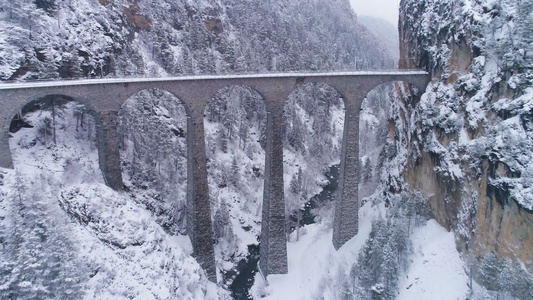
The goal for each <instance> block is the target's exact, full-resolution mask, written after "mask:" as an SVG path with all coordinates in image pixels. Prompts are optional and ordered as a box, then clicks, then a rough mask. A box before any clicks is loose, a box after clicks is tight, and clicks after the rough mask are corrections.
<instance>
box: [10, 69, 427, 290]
mask: <svg viewBox="0 0 533 300" xmlns="http://www.w3.org/2000/svg"><path fill="white" fill-rule="evenodd" d="M429 80H430V75H429V74H428V73H426V72H422V71H395V72H335V73H287V74H263V75H228V76H189V77H177V78H157V79H154V78H142V79H92V80H69V81H54V82H31V83H15V84H0V137H1V139H0V167H4V168H13V161H12V159H11V153H10V150H9V144H8V138H9V127H10V124H11V122H12V120H13V118H14V116H15V115H16V114H17V113H18V112H20V111H21V109H22V108H23V107H24V106H25V105H27V104H28V103H30V102H32V101H36V100H39V99H42V98H43V97H46V96H55V95H58V96H63V97H66V98H71V99H72V100H75V101H78V102H80V103H82V104H84V105H85V106H87V108H88V109H89V110H91V111H92V112H93V114H94V116H95V119H96V124H97V140H98V151H99V164H100V168H101V170H102V173H103V175H104V178H105V180H106V183H107V184H108V185H109V186H110V187H111V188H113V189H115V190H117V191H120V190H122V189H123V183H122V171H121V168H120V154H119V140H118V138H119V137H118V133H117V123H118V113H119V110H120V109H121V106H122V104H123V103H124V102H125V101H126V100H128V98H130V97H131V96H133V95H135V94H136V93H138V92H140V91H141V90H145V89H153V88H159V89H163V90H166V91H169V92H171V93H172V94H174V95H175V96H176V97H177V98H178V99H180V100H181V102H182V104H183V105H184V106H185V109H186V111H187V119H188V121H187V135H188V136H187V138H188V140H187V145H188V167H187V180H188V183H187V219H188V221H187V232H188V234H189V236H190V238H191V242H192V245H193V249H194V254H195V257H196V258H197V260H198V262H199V263H200V264H201V265H202V267H203V268H204V270H205V271H206V273H207V275H208V277H209V279H210V280H212V281H216V270H215V261H214V250H213V248H214V246H213V230H212V222H211V211H210V204H209V192H208V184H207V169H206V150H205V139H204V110H205V107H206V105H207V103H208V102H209V101H210V100H211V99H212V98H213V97H214V96H215V95H216V94H217V92H219V91H220V90H221V89H223V88H225V87H228V86H232V85H239V86H247V87H250V88H252V89H254V90H255V91H257V92H258V93H259V94H260V95H261V96H262V97H263V100H264V101H265V103H266V108H267V145H266V151H265V153H266V157H265V179H264V180H265V182H264V191H263V215H262V225H261V226H262V228H261V248H260V264H259V265H260V269H261V271H262V273H263V275H264V276H268V275H269V274H284V273H287V272H288V262H287V245H286V237H285V201H284V195H283V142H282V132H283V130H282V126H283V125H282V124H283V122H282V115H283V108H284V104H285V101H286V99H287V98H288V96H289V94H290V93H291V92H292V91H294V90H295V89H296V88H297V87H298V86H300V85H305V84H308V83H313V82H319V83H325V84H328V85H330V86H332V87H334V88H335V89H336V90H337V91H338V92H339V93H340V95H341V96H342V98H343V100H344V104H345V110H346V112H345V119H344V136H343V140H342V150H341V166H340V178H339V188H338V192H337V196H336V199H335V202H336V204H335V216H334V230H333V245H334V246H335V248H336V249H338V248H339V247H341V246H342V245H343V244H344V243H345V242H347V241H348V240H349V239H351V238H352V237H353V236H355V235H356V234H357V232H358V210H359V203H358V195H357V194H358V191H357V186H358V178H359V176H358V163H359V111H360V109H361V104H362V102H363V100H364V99H365V97H366V95H367V93H368V92H370V91H371V90H372V89H373V88H375V87H377V86H378V85H380V84H382V83H386V82H392V81H404V82H408V83H411V84H413V85H414V86H416V87H417V88H418V89H420V90H424V89H425V87H426V86H427V84H428V82H429Z"/></svg>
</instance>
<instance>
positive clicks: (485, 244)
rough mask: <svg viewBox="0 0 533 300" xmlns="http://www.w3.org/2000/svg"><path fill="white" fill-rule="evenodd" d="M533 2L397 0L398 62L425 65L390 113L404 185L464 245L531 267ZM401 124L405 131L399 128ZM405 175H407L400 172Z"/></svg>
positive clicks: (406, 65) (480, 254) (469, 249)
mask: <svg viewBox="0 0 533 300" xmlns="http://www.w3.org/2000/svg"><path fill="white" fill-rule="evenodd" d="M532 12H533V1H521V2H519V3H518V2H516V1H470V0H465V1H455V0H447V1H436V0H425V1H413V0H403V1H402V2H401V4H400V21H399V29H400V57H401V58H400V67H401V68H422V69H426V70H428V71H429V72H430V73H431V74H432V76H433V81H432V83H431V84H430V85H429V87H428V88H427V90H426V91H425V93H424V94H423V95H422V96H421V97H419V98H414V97H412V96H410V93H403V95H404V98H403V103H402V105H400V107H401V108H400V109H399V110H398V111H399V112H401V114H396V115H395V117H394V118H392V119H393V122H394V125H395V126H394V127H393V129H392V132H393V134H394V136H395V139H396V150H397V153H400V154H401V153H404V154H405V160H403V161H402V162H401V163H400V165H401V166H402V168H403V172H402V173H403V174H402V175H403V179H404V184H405V186H403V187H406V186H409V187H410V188H413V189H420V190H422V191H423V192H424V194H425V195H426V196H428V197H429V201H430V204H431V208H432V211H433V214H434V217H435V218H436V219H437V220H438V221H439V222H440V223H441V224H442V225H443V226H445V227H446V228H448V229H449V230H454V231H455V233H456V237H457V247H458V248H459V249H461V250H462V251H464V252H465V253H473V254H475V256H476V258H477V259H482V258H483V257H485V256H487V255H488V254H490V253H495V254H497V255H498V256H499V257H500V258H510V259H512V260H516V261H519V262H523V263H524V265H525V267H526V268H527V270H529V272H531V271H533V251H532V250H533V231H532V229H533V210H532V209H533V201H532V200H533V196H532V177H531V175H532V171H533V155H532V150H533V123H532V120H533V106H532V104H533V89H532V79H533V76H532V75H533V72H532V68H531V67H532V66H533V65H532V61H533V44H532V43H531V41H532V38H533V37H532V36H531V34H530V33H531V30H532V29H531V24H532V22H531V21H532V20H533V13H532ZM398 131H402V132H401V133H398ZM400 177H402V176H400Z"/></svg>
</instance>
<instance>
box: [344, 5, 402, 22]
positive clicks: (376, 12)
mask: <svg viewBox="0 0 533 300" xmlns="http://www.w3.org/2000/svg"><path fill="white" fill-rule="evenodd" d="M350 3H351V4H352V7H353V10H354V11H355V13H357V15H368V16H373V17H379V18H382V19H385V20H387V21H389V22H390V23H391V24H392V25H394V27H396V25H397V24H398V5H399V3H400V0H350Z"/></svg>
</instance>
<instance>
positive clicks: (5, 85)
mask: <svg viewBox="0 0 533 300" xmlns="http://www.w3.org/2000/svg"><path fill="white" fill-rule="evenodd" d="M412 75H422V76H429V73H428V72H426V71H421V70H391V71H383V70H379V71H356V72H305V73H292V72H289V73H264V74H232V75H191V76H180V77H159V78H102V79H72V80H71V79H67V80H65V79H61V80H50V81H48V80H36V81H27V82H5V81H4V82H1V81H0V90H10V89H26V88H46V87H61V86H75V85H99V84H121V83H139V82H154V83H155V82H169V81H195V80H233V79H262V78H299V77H310V78H313V77H352V76H412Z"/></svg>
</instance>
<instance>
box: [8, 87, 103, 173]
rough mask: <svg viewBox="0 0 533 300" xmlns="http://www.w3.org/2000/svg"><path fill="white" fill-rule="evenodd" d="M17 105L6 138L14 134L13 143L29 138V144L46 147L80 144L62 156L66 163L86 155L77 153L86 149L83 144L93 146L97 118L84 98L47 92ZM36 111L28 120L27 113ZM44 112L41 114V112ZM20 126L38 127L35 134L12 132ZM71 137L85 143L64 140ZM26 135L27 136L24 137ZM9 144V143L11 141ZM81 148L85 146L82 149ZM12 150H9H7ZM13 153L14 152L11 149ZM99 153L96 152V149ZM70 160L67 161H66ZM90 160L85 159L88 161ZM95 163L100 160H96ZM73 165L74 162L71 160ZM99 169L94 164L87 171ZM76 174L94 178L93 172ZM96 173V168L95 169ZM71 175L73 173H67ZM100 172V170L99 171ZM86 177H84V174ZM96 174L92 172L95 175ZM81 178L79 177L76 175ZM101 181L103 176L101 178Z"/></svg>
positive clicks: (70, 170)
mask: <svg viewBox="0 0 533 300" xmlns="http://www.w3.org/2000/svg"><path fill="white" fill-rule="evenodd" d="M19 103H20V104H21V105H20V106H19V107H18V108H17V109H16V112H15V113H13V114H12V117H11V118H10V120H11V122H10V123H9V132H10V139H13V138H15V137H17V142H20V141H24V140H26V141H29V142H30V143H31V144H29V145H28V146H29V147H33V146H34V145H37V146H38V145H39V144H41V145H44V146H45V147H46V148H49V147H50V145H57V146H58V147H74V148H76V147H81V148H78V149H77V150H75V151H72V156H71V157H70V158H72V160H70V159H66V157H63V158H65V159H66V160H65V165H67V166H68V165H71V163H70V162H73V161H79V160H80V159H81V160H84V159H86V157H87V156H79V153H84V151H89V153H90V150H88V148H86V147H91V150H93V149H94V148H92V147H97V144H98V143H97V129H98V126H99V118H98V115H97V113H96V112H95V111H94V110H92V109H91V108H89V107H87V105H85V104H83V103H86V102H84V101H79V100H78V99H76V98H74V97H70V96H66V95H63V94H49V95H44V96H40V97H33V98H31V99H29V100H27V101H20V102H19ZM35 112H38V114H39V116H33V117H32V118H31V119H28V114H31V113H35ZM43 114H44V115H43ZM23 127H36V129H37V130H38V131H37V133H36V135H35V136H33V135H30V136H28V135H26V134H23V135H16V132H18V131H19V130H21V129H22V128H23ZM74 136H75V139H77V140H78V142H79V143H81V144H83V143H85V141H88V144H87V145H80V146H78V145H76V146H73V145H72V144H71V143H69V144H66V143H65V141H66V139H67V140H68V141H69V142H70V141H71V140H72V139H73V138H74ZM28 138H29V139H28ZM7 144H8V145H7V146H8V147H9V148H8V149H10V148H11V146H10V145H9V144H11V143H10V142H9V141H7ZM11 145H12V144H11ZM84 147H85V148H84ZM10 150H12V149H10ZM11 152H12V153H13V156H14V157H15V156H16V153H15V152H13V151H11ZM98 152H99V151H98ZM69 161H70V162H69ZM91 162H92V160H89V161H85V162H84V164H86V163H91ZM28 163H29V164H30V165H31V164H32V163H31V162H28ZM96 163H100V162H99V161H96ZM74 165H75V163H74ZM96 169H98V170H100V168H99V167H98V166H95V167H94V168H91V169H90V170H96ZM72 170H74V169H73V168H70V169H68V168H65V170H64V171H65V172H72ZM78 171H81V173H79V174H85V175H84V178H95V174H92V173H91V174H90V175H89V173H87V172H86V171H87V170H85V171H82V170H78ZM96 172H98V171H96ZM71 175H73V174H71ZM102 175H104V174H103V172H102ZM87 176H88V177H87ZM97 177H98V174H96V178H97ZM74 178H76V176H72V177H71V176H69V179H74ZM80 178H81V177H80ZM103 179H104V180H105V177H104V178H103Z"/></svg>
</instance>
